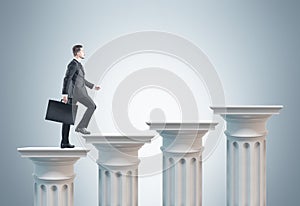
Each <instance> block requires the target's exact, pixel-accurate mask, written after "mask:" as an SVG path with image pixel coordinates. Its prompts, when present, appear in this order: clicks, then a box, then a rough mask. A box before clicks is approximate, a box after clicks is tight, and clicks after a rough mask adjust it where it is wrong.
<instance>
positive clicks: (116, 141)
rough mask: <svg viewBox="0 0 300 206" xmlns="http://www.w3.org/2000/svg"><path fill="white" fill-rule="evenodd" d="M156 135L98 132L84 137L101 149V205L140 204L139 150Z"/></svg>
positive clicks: (99, 157)
mask: <svg viewBox="0 0 300 206" xmlns="http://www.w3.org/2000/svg"><path fill="white" fill-rule="evenodd" d="M153 137H154V136H153V135H137V134H136V135H126V136H124V135H121V134H101V135H100V134H99V135H97V134H95V135H86V136H83V138H84V139H85V140H86V143H91V144H93V145H94V146H95V147H96V148H97V150H98V160H97V163H98V167H99V173H98V175H99V196H98V197H99V205H101V206H106V205H111V206H118V205H124V206H136V205H138V165H139V163H140V160H139V158H138V150H139V149H140V148H141V147H142V146H143V145H144V144H145V143H150V142H151V139H152V138H153Z"/></svg>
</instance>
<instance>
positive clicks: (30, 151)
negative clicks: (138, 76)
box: [18, 147, 89, 158]
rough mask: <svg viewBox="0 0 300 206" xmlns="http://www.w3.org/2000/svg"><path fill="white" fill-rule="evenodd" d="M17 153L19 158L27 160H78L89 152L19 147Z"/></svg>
mask: <svg viewBox="0 0 300 206" xmlns="http://www.w3.org/2000/svg"><path fill="white" fill-rule="evenodd" d="M18 152H19V153H20V154H21V157H28V158H57V157H58V158H72V157H74V158H80V157H85V156H86V154H87V153H88V152H89V150H88V149H86V148H83V147H75V148H64V149H61V148H59V147H20V148H18Z"/></svg>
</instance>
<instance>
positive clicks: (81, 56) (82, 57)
mask: <svg viewBox="0 0 300 206" xmlns="http://www.w3.org/2000/svg"><path fill="white" fill-rule="evenodd" d="M77 56H78V57H79V58H81V59H84V50H83V48H80V51H79V52H77Z"/></svg>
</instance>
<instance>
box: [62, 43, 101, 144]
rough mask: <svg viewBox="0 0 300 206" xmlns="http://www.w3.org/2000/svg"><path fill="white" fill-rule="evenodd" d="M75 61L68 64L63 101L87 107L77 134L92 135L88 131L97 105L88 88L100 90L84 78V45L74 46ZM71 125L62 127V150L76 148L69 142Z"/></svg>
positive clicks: (77, 128) (76, 129)
mask: <svg viewBox="0 0 300 206" xmlns="http://www.w3.org/2000/svg"><path fill="white" fill-rule="evenodd" d="M72 51H73V55H74V59H72V61H71V62H70V63H69V64H68V67H67V71H66V74H65V77H64V81H63V89H62V100H63V102H64V103H70V104H76V103H77V102H80V103H81V104H83V105H84V106H86V107H87V110H86V111H85V113H84V115H83V117H82V119H81V121H80V122H79V123H78V125H77V127H76V128H75V131H76V132H80V133H82V134H85V135H86V134H90V132H89V131H88V130H87V127H88V124H89V122H90V119H91V117H92V115H93V113H94V111H95V109H96V105H95V103H94V101H93V100H92V98H91V97H90V96H89V95H88V93H87V90H86V86H87V87H88V88H90V89H95V90H99V89H100V87H99V86H95V85H94V84H92V83H90V82H89V81H87V80H86V79H85V78H84V76H85V72H84V68H83V66H82V64H81V60H82V59H84V50H83V46H82V45H75V46H73V49H72ZM69 132H70V125H69V124H63V125H62V140H61V148H74V145H72V144H70V142H69Z"/></svg>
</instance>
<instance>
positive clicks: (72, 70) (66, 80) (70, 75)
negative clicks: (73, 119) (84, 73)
mask: <svg viewBox="0 0 300 206" xmlns="http://www.w3.org/2000/svg"><path fill="white" fill-rule="evenodd" d="M75 72H76V65H75V64H72V63H71V64H69V65H68V69H67V71H66V75H65V78H64V82H63V89H62V94H63V95H68V89H69V86H70V84H71V81H72V78H73V76H74V74H75Z"/></svg>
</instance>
